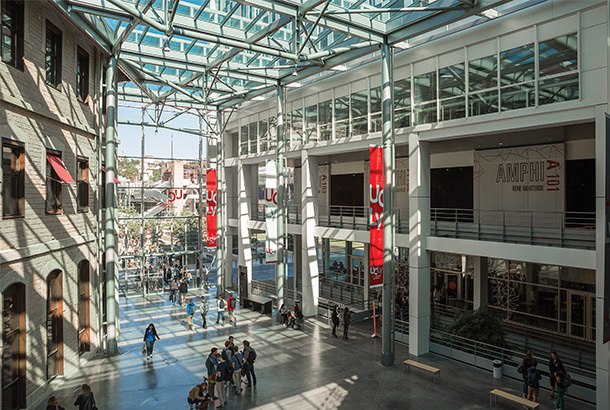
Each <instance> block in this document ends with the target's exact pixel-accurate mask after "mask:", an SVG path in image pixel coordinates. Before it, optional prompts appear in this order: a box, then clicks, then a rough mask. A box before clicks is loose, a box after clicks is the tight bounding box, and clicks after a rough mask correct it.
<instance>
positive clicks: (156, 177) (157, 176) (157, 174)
mask: <svg viewBox="0 0 610 410" xmlns="http://www.w3.org/2000/svg"><path fill="white" fill-rule="evenodd" d="M162 177H163V172H162V171H161V164H159V165H158V166H157V168H155V169H153V172H152V176H151V177H150V182H159V181H161V178H162Z"/></svg>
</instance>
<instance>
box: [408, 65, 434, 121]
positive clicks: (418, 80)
mask: <svg viewBox="0 0 610 410" xmlns="http://www.w3.org/2000/svg"><path fill="white" fill-rule="evenodd" d="M414 82H415V88H414V90H413V97H414V100H415V101H414V102H415V107H414V114H415V124H429V123H431V122H436V121H437V116H436V72H431V73H426V74H421V75H418V76H415V78H414Z"/></svg>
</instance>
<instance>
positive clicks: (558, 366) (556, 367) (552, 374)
mask: <svg viewBox="0 0 610 410" xmlns="http://www.w3.org/2000/svg"><path fill="white" fill-rule="evenodd" d="M560 370H563V362H562V361H561V359H559V356H557V352H555V351H552V352H551V359H550V360H549V381H550V382H551V399H554V398H555V383H556V382H557V372H558V371H560Z"/></svg>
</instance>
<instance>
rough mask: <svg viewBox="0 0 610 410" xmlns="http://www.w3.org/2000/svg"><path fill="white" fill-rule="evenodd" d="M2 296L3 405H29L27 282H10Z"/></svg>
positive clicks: (8, 408) (12, 407)
mask: <svg viewBox="0 0 610 410" xmlns="http://www.w3.org/2000/svg"><path fill="white" fill-rule="evenodd" d="M2 299H3V300H2V302H3V303H2V304H3V311H2V320H3V324H2V339H3V344H2V408H3V409H5V410H16V409H21V408H25V407H26V400H25V383H26V379H25V377H26V376H25V363H26V357H25V338H26V333H25V285H24V284H23V283H15V284H13V285H11V286H10V287H9V288H8V289H6V290H5V291H4V293H3V294H2Z"/></svg>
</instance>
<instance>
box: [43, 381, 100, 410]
mask: <svg viewBox="0 0 610 410" xmlns="http://www.w3.org/2000/svg"><path fill="white" fill-rule="evenodd" d="M74 405H75V406H78V410H97V406H96V405H95V398H94V397H93V393H92V392H91V387H90V386H89V385H88V384H83V385H82V386H81V391H80V393H79V394H78V397H76V401H75V402H74ZM47 410H65V409H64V408H63V407H62V406H60V405H59V401H58V400H57V396H51V397H49V400H48V401H47Z"/></svg>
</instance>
